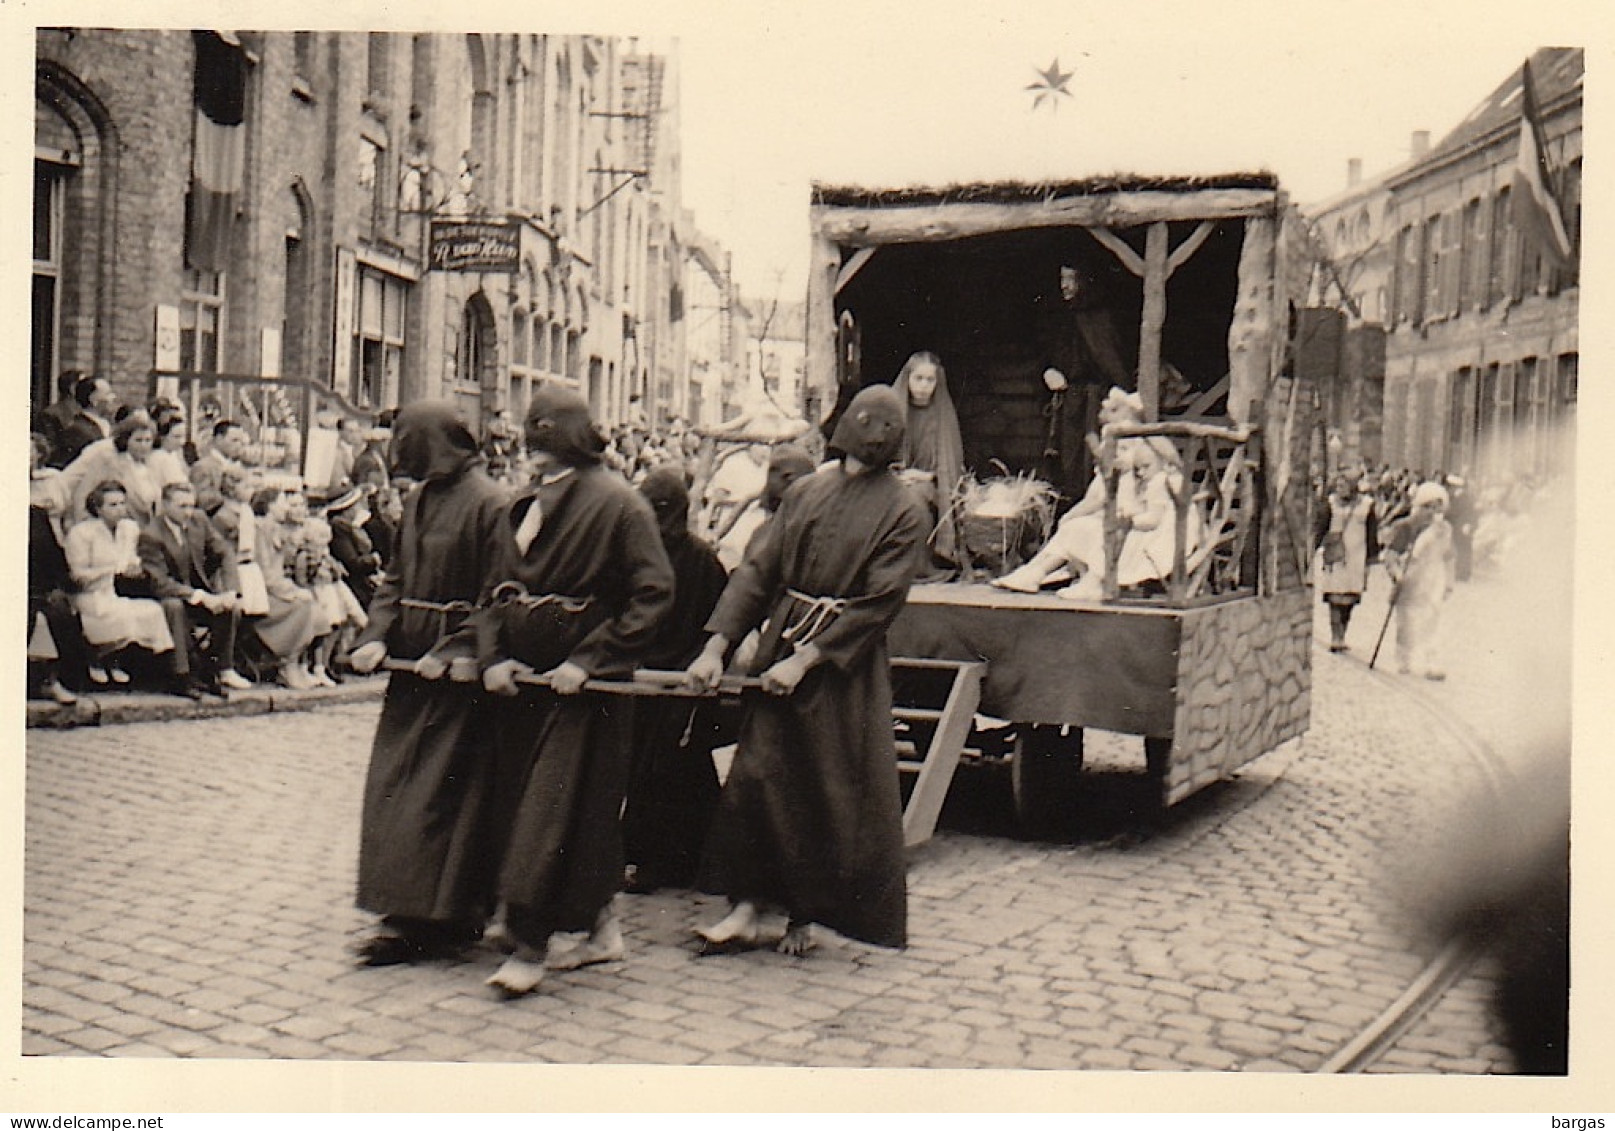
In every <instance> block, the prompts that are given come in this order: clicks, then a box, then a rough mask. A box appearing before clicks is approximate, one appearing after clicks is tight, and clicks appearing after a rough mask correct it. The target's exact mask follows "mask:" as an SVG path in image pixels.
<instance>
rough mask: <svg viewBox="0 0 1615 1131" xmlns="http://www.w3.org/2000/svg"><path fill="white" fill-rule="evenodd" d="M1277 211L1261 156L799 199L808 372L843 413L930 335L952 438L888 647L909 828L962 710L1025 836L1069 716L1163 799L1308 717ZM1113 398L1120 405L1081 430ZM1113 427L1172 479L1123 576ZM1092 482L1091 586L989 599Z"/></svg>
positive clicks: (1075, 753)
mask: <svg viewBox="0 0 1615 1131" xmlns="http://www.w3.org/2000/svg"><path fill="white" fill-rule="evenodd" d="M1288 213H1289V205H1288V202H1287V198H1286V197H1285V195H1284V193H1283V192H1282V191H1281V190H1280V188H1279V186H1278V183H1277V181H1276V179H1275V178H1274V177H1272V176H1271V175H1269V174H1264V173H1257V174H1236V175H1228V176H1214V177H1195V178H1160V177H1130V176H1115V177H1107V178H1102V179H1093V180H1087V181H1080V182H1071V183H1062V184H1022V183H998V184H973V185H963V186H951V187H947V188H939V189H922V188H906V189H900V190H871V189H860V188H847V187H830V186H825V185H817V186H815V188H814V195H813V204H812V210H811V220H812V224H811V227H812V239H813V258H812V263H811V268H810V276H809V294H808V311H807V376H808V381H809V383H810V385H811V386H812V387H815V388H817V389H820V390H824V391H826V392H827V393H830V394H831V395H833V396H834V397H835V398H836V399H837V403H838V404H841V405H844V404H845V403H846V401H847V400H849V399H850V397H851V396H852V394H853V393H855V392H856V391H857V390H858V389H859V388H861V387H863V386H865V385H869V384H873V383H877V382H886V383H890V382H893V380H894V377H895V376H896V375H897V374H898V372H899V369H900V368H901V367H902V366H903V365H904V363H905V359H906V358H911V356H912V355H914V353H915V352H916V351H928V352H929V353H930V354H933V355H934V356H935V357H936V358H938V359H940V360H941V362H942V364H943V367H944V368H945V371H946V379H945V391H946V392H947V394H948V395H949V397H950V398H951V401H952V404H953V406H954V408H955V411H956V414H957V421H958V431H959V434H960V439H961V440H962V446H963V462H964V473H963V475H962V476H961V478H960V480H959V481H958V482H956V483H951V484H938V485H937V497H938V500H939V505H938V506H936V507H935V516H936V518H937V521H938V525H939V527H940V526H941V525H942V524H943V523H944V522H947V521H949V520H950V519H951V521H952V522H953V523H954V529H953V532H952V537H951V539H949V540H947V541H948V542H949V544H950V545H951V547H952V552H951V555H950V560H943V559H942V558H940V557H938V558H937V559H936V560H934V561H933V565H934V566H935V569H934V570H933V571H932V573H931V576H928V577H927V578H925V579H922V581H921V582H920V583H918V584H916V585H915V586H914V588H913V590H912V591H911V594H910V596H909V600H908V603H907V606H906V608H905V610H904V612H903V613H902V614H901V615H900V617H899V618H898V620H897V622H896V623H895V625H894V626H893V628H892V630H891V632H890V635H889V643H890V648H891V653H892V655H893V657H894V660H893V667H894V677H895V680H894V685H895V686H897V687H898V688H899V690H900V691H903V689H905V688H907V689H910V691H909V692H908V693H907V694H908V696H909V703H908V704H907V705H903V704H900V705H899V707H898V710H897V715H898V726H899V729H900V732H901V733H902V734H904V735H906V736H907V741H906V742H905V743H904V744H903V748H904V749H906V750H907V751H909V753H908V754H907V755H906V760H907V762H908V763H909V767H910V768H912V769H914V770H916V771H917V777H916V781H915V784H914V785H913V787H912V789H911V799H910V802H909V810H910V812H909V817H910V821H909V830H908V833H909V840H910V842H911V843H914V842H917V841H919V840H923V839H924V838H925V836H927V835H929V832H930V829H931V827H932V825H934V822H935V818H936V814H937V812H938V811H939V810H940V807H941V803H942V800H943V797H944V796H945V795H946V792H947V789H948V785H949V782H950V781H951V780H952V779H953V776H954V774H953V770H954V767H955V765H956V764H957V763H958V761H959V759H960V757H961V756H966V757H968V756H971V755H972V754H973V753H976V751H975V750H974V749H973V748H974V747H976V746H986V745H987V744H986V743H984V742H979V741H978V739H979V738H980V734H981V732H980V730H979V725H980V723H981V722H982V720H983V717H984V716H985V717H988V718H992V719H998V720H1005V721H1007V722H1009V723H1010V724H1011V726H1012V728H1013V730H1012V733H1013V735H1014V739H1013V742H1012V743H1010V744H1008V749H1009V755H1008V757H1009V759H1010V762H1011V768H1012V771H1013V780H1014V787H1015V789H1014V792H1015V798H1016V805H1017V810H1018V813H1019V816H1020V817H1021V819H1022V821H1023V823H1024V824H1025V825H1027V826H1028V827H1037V826H1049V825H1053V824H1057V823H1059V822H1060V821H1061V818H1062V817H1063V816H1067V815H1069V812H1070V810H1071V806H1072V805H1073V803H1074V796H1075V793H1074V791H1075V790H1076V789H1077V788H1079V785H1080V770H1081V769H1082V764H1083V731H1084V729H1087V728H1097V729H1100V730H1106V731H1113V732H1120V733H1122V734H1126V735H1133V736H1138V737H1140V738H1142V740H1143V741H1142V742H1141V743H1140V744H1139V745H1140V746H1141V747H1142V750H1141V762H1142V763H1143V767H1144V768H1145V769H1146V771H1147V772H1148V773H1149V774H1150V775H1152V777H1153V778H1154V779H1155V781H1156V782H1157V783H1158V786H1159V797H1160V801H1161V803H1162V804H1163V805H1167V806H1169V805H1172V804H1175V803H1177V802H1179V801H1181V800H1183V799H1184V798H1186V797H1188V796H1189V795H1191V794H1193V793H1195V792H1196V791H1198V790H1200V789H1201V788H1203V787H1205V786H1207V785H1210V784H1212V783H1214V782H1217V781H1220V780H1223V779H1225V778H1227V777H1229V776H1230V775H1232V774H1233V773H1234V772H1235V771H1237V770H1238V769H1239V768H1240V767H1241V766H1243V765H1245V764H1246V763H1248V762H1249V761H1251V760H1252V759H1254V758H1256V757H1258V756H1260V755H1261V754H1263V753H1265V752H1267V751H1269V750H1272V749H1273V748H1274V747H1276V746H1278V745H1279V744H1281V743H1283V742H1285V741H1287V740H1289V739H1292V738H1295V737H1296V736H1298V735H1300V734H1302V733H1303V732H1304V731H1305V730H1306V729H1307V726H1308V721H1309V717H1310V713H1311V702H1310V695H1311V668H1310V654H1311V633H1312V628H1311V602H1310V600H1309V590H1308V588H1307V563H1308V559H1309V554H1310V545H1309V531H1310V518H1309V509H1310V505H1311V504H1310V495H1309V472H1308V456H1309V451H1310V448H1309V442H1308V438H1309V436H1310V421H1311V414H1312V412H1313V407H1314V402H1313V394H1312V390H1311V389H1309V388H1306V387H1303V385H1302V384H1300V383H1298V382H1297V380H1296V379H1295V377H1294V376H1293V374H1292V372H1291V368H1290V366H1289V347H1290V341H1289V337H1290V326H1291V322H1292V314H1291V311H1292V310H1293V302H1292V295H1293V294H1294V288H1293V287H1292V285H1291V280H1290V277H1289V273H1288V270H1287V262H1288V259H1289V257H1288V256H1287V254H1286V245H1287V243H1288V242H1289V234H1290V228H1289V226H1288V225H1287V223H1286V217H1287V215H1288ZM1113 387H1119V390H1125V391H1126V392H1128V393H1130V394H1132V397H1131V399H1132V401H1133V403H1134V404H1135V405H1136V407H1137V410H1138V411H1137V412H1135V413H1134V414H1133V419H1131V420H1123V421H1112V422H1111V423H1108V424H1104V425H1102V424H1101V415H1100V414H1101V407H1102V405H1103V404H1104V402H1105V397H1106V396H1107V395H1110V390H1111V389H1112V388H1113ZM1139 443H1145V444H1148V445H1151V446H1152V447H1153V449H1154V450H1155V451H1156V452H1158V453H1161V460H1159V461H1158V462H1164V463H1165V464H1166V465H1167V467H1168V470H1169V471H1170V472H1171V475H1170V479H1169V480H1167V481H1166V482H1168V483H1169V490H1168V492H1167V493H1168V496H1169V498H1170V512H1169V514H1168V515H1167V517H1166V520H1165V521H1166V523H1167V524H1168V526H1167V527H1166V528H1165V530H1164V538H1165V541H1164V542H1163V541H1162V540H1161V539H1159V538H1158V539H1157V540H1156V542H1155V546H1156V552H1155V560H1156V562H1157V566H1156V568H1155V569H1154V570H1153V571H1147V572H1153V574H1154V576H1147V577H1143V578H1140V577H1139V576H1138V573H1137V571H1134V572H1133V574H1132V575H1129V573H1128V571H1127V569H1126V568H1125V562H1126V558H1127V556H1128V554H1129V553H1130V550H1129V541H1128V540H1129V538H1130V537H1134V536H1135V535H1134V534H1133V533H1132V532H1130V531H1129V530H1128V529H1127V515H1126V513H1124V512H1125V509H1126V504H1125V499H1126V497H1127V486H1126V483H1127V476H1128V475H1129V474H1132V473H1131V472H1130V470H1129V460H1127V459H1125V458H1119V457H1120V456H1121V455H1122V454H1124V453H1125V451H1126V450H1127V449H1128V447H1129V446H1130V445H1133V446H1136V445H1138V444H1139ZM1096 475H1097V476H1098V478H1099V480H1100V481H1101V482H1102V483H1104V484H1105V485H1106V486H1107V487H1108V494H1107V495H1106V496H1105V499H1104V505H1103V506H1102V508H1100V510H1099V512H1098V513H1097V515H1096V517H1095V518H1094V522H1095V523H1102V527H1100V528H1099V529H1100V532H1101V536H1102V541H1100V542H1098V543H1097V544H1099V545H1101V546H1102V547H1103V549H1102V553H1103V559H1104V561H1103V568H1100V569H1095V570H1093V571H1091V572H1092V574H1093V576H1092V577H1090V582H1091V584H1090V585H1088V586H1087V587H1086V588H1085V589H1079V590H1078V591H1075V592H1074V591H1073V589H1071V588H1064V587H1061V588H1053V587H1050V588H1042V587H1038V586H1035V585H1034V586H1032V588H1033V590H1034V591H1032V592H1014V591H1010V590H1006V589H1003V588H1000V587H998V586H995V585H994V584H993V582H994V581H995V580H1001V579H1002V578H1003V577H1004V575H1005V574H1006V573H1009V572H1010V571H1011V570H1013V569H1015V568H1016V567H1017V566H1020V565H1022V564H1023V563H1024V562H1025V561H1027V560H1028V559H1029V558H1030V557H1032V556H1033V555H1035V554H1036V553H1037V552H1038V550H1039V548H1040V546H1042V545H1044V544H1046V543H1048V542H1049V541H1050V540H1051V537H1052V536H1053V534H1054V533H1055V529H1054V524H1053V520H1054V518H1055V517H1057V516H1058V514H1060V513H1062V512H1064V511H1065V510H1067V509H1068V508H1070V507H1071V506H1072V505H1073V504H1074V503H1076V502H1077V501H1078V500H1079V499H1080V498H1082V497H1083V496H1084V494H1085V491H1086V490H1087V489H1088V486H1089V485H1090V484H1091V482H1092V481H1093V478H1094V477H1095V476H1096ZM1118 496H1120V497H1121V498H1122V499H1123V500H1124V502H1123V503H1122V504H1121V506H1118V501H1117V500H1118ZM938 544H939V543H938ZM1163 546H1164V549H1163V548H1162V547H1163ZM1119 565H1120V566H1122V567H1123V568H1121V569H1120V570H1118V566H1119ZM928 683H929V685H930V690H929V691H926V690H925V687H926V685H927V684H928ZM926 695H929V696H930V699H929V701H928V702H926V703H925V704H924V705H921V706H916V705H914V704H915V703H917V702H920V701H922V700H924V699H925V696H926ZM972 723H975V724H976V726H972Z"/></svg>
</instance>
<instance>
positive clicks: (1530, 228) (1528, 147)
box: [1511, 59, 1571, 267]
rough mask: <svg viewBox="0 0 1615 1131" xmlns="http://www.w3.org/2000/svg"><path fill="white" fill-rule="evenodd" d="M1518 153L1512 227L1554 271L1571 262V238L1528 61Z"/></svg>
mask: <svg viewBox="0 0 1615 1131" xmlns="http://www.w3.org/2000/svg"><path fill="white" fill-rule="evenodd" d="M1520 83H1521V94H1520V99H1521V103H1520V104H1521V110H1520V150H1519V156H1518V157H1516V158H1515V162H1514V186H1513V189H1512V193H1511V194H1512V196H1513V198H1514V206H1513V212H1514V225H1515V227H1517V228H1519V230H1520V231H1522V232H1530V233H1532V238H1533V239H1534V240H1535V243H1536V246H1537V247H1538V248H1540V249H1541V250H1542V253H1543V254H1544V255H1546V256H1547V257H1548V259H1549V260H1550V261H1551V262H1552V263H1553V264H1554V266H1556V267H1565V266H1568V265H1569V263H1570V260H1571V246H1570V235H1569V233H1568V232H1567V231H1566V229H1565V216H1564V209H1563V207H1562V206H1561V205H1560V203H1559V195H1558V193H1556V192H1555V191H1554V187H1553V172H1552V170H1551V169H1550V168H1549V167H1548V150H1547V135H1546V134H1545V133H1544V131H1543V129H1542V113H1541V111H1540V109H1539V108H1538V107H1537V101H1536V91H1535V90H1533V89H1532V85H1531V61H1530V60H1529V59H1527V60H1526V61H1525V67H1524V68H1523V70H1522V71H1521V74H1520Z"/></svg>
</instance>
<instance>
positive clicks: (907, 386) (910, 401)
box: [892, 350, 965, 567]
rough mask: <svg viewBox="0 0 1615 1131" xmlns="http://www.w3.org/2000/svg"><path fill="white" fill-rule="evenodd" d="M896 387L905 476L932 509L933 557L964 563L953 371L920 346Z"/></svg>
mask: <svg viewBox="0 0 1615 1131" xmlns="http://www.w3.org/2000/svg"><path fill="white" fill-rule="evenodd" d="M892 389H893V391H894V392H896V394H897V399H898V403H900V404H901V405H902V406H903V422H904V427H903V451H902V455H901V459H900V462H901V463H902V466H903V479H904V480H905V482H907V483H909V485H910V486H911V487H914V488H916V489H917V490H918V491H919V493H920V495H921V497H922V499H923V501H924V502H925V504H926V506H927V507H928V508H929V510H930V512H931V522H932V524H933V529H932V531H931V535H930V539H929V541H930V545H931V557H932V558H934V559H935V560H936V561H937V562H938V563H940V564H941V565H943V566H951V567H957V566H958V565H960V564H961V563H960V561H959V537H958V531H957V529H956V527H955V520H954V514H953V497H954V492H955V491H956V490H957V489H958V487H959V480H960V479H961V478H963V476H964V466H965V460H964V441H963V439H962V438H961V437H960V435H959V414H958V413H957V412H956V411H955V410H954V407H953V394H952V393H951V392H949V390H948V374H947V371H946V370H944V369H943V368H942V362H941V360H939V359H938V358H937V355H936V354H934V353H931V352H929V351H928V350H920V351H919V352H917V353H915V354H913V355H911V356H910V357H909V359H908V360H907V361H905V362H904V363H903V368H902V369H900V370H898V373H897V380H896V381H894V382H893V383H892Z"/></svg>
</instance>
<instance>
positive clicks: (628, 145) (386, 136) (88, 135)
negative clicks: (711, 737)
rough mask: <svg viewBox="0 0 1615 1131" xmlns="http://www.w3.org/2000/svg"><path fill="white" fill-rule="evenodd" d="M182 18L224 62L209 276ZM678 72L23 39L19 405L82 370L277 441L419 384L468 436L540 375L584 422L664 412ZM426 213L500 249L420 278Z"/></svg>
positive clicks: (682, 384)
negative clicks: (229, 222)
mask: <svg viewBox="0 0 1615 1131" xmlns="http://www.w3.org/2000/svg"><path fill="white" fill-rule="evenodd" d="M204 35H218V36H220V37H221V38H222V39H223V40H224V41H225V42H226V43H228V44H230V45H232V46H235V47H238V48H239V51H240V53H241V58H242V61H243V63H244V66H245V74H246V85H245V90H246V94H245V121H244V125H243V127H242V128H243V130H244V136H245V141H244V166H243V171H242V178H241V189H240V192H239V195H238V198H237V204H236V219H235V223H234V225H233V233H232V235H231V239H232V241H233V242H232V243H231V245H230V247H231V255H230V257H229V260H228V262H227V264H226V265H225V269H224V270H223V271H219V272H208V271H199V270H196V269H194V268H192V267H190V266H188V264H187V255H186V253H185V246H186V244H185V240H186V208H187V191H188V189H189V188H190V185H191V173H192V157H193V146H194V144H195V143H194V140H193V138H194V136H195V128H194V126H193V120H194V118H195V112H196V102H197V95H196V89H197V88H196V85H195V84H196V79H195V66H196V62H195V61H196V58H197V44H198V42H200V39H199V37H200V36H204ZM676 82H677V72H676V59H675V58H674V57H673V56H672V55H671V54H669V53H651V52H645V51H642V50H640V49H639V48H638V45H637V43H636V42H635V41H630V40H619V39H613V38H609V37H598V36H576V35H568V36H545V35H477V34H467V35H455V34H444V33H434V34H418V35H411V34H403V33H389V32H375V33H364V32H257V33H255V32H239V33H229V32H224V33H211V32H209V33H193V32H189V31H175V30H139V29H129V30H103V29H94V30H90V29H42V30H40V31H39V32H38V33H37V41H36V102H35V122H36V125H35V136H36V147H35V148H36V152H35V158H36V159H35V166H34V168H35V192H36V201H35V210H34V310H33V314H34V336H33V372H32V394H33V399H34V402H35V403H36V405H38V404H42V403H43V402H44V401H47V400H49V399H50V397H51V396H52V389H53V385H54V380H55V377H56V375H57V374H60V373H61V372H63V371H67V370H82V371H86V372H95V373H98V374H101V375H104V376H106V377H108V378H110V379H111V381H112V382H113V384H114V387H115V388H116V389H117V391H118V393H119V394H120V397H121V398H123V399H124V400H126V401H130V402H136V401H139V402H143V401H145V400H146V399H148V398H149V397H150V396H151V395H152V394H153V392H155V391H158V390H159V389H162V390H164V391H169V392H176V391H177V392H178V394H179V395H180V396H181V397H182V399H185V398H190V399H192V400H193V403H196V402H197V401H201V402H204V403H203V411H202V412H201V413H200V415H199V416H198V419H201V418H202V417H205V414H206V411H205V410H206V407H207V405H206V403H205V402H208V401H209V400H212V401H213V402H214V403H213V405H212V407H213V409H214V411H222V412H224V413H226V414H229V415H232V416H236V417H238V418H239V417H246V418H247V419H248V421H249V422H250V423H252V424H255V425H257V426H259V428H260V429H262V428H263V427H265V426H279V427H280V428H281V429H282V430H283V431H286V432H288V433H300V436H298V437H293V436H290V435H288V436H286V437H285V439H286V441H287V444H288V446H291V445H293V444H294V443H295V441H296V440H297V439H300V438H301V436H306V434H307V429H308V427H309V425H310V422H311V419H313V420H314V421H315V422H317V420H318V419H323V418H328V417H330V416H332V415H358V416H361V417H366V416H372V415H374V414H376V413H378V412H379V411H380V410H382V409H384V408H387V407H391V406H394V405H397V404H399V403H403V402H407V401H410V400H414V399H417V398H420V397H427V396H451V397H454V398H456V399H457V400H458V401H459V402H460V403H461V404H462V405H463V406H464V408H465V409H466V411H467V413H468V415H469V416H470V417H471V419H472V420H473V421H476V422H478V423H480V424H484V425H485V424H486V423H487V422H488V421H489V420H490V419H491V417H492V415H493V414H494V413H496V412H499V411H508V412H510V413H511V414H512V415H519V414H520V412H521V411H522V409H523V408H524V406H525V402H526V399H527V397H528V395H529V394H530V393H531V390H532V389H533V387H534V386H535V385H536V384H537V383H538V382H541V381H558V382H562V383H565V384H568V385H570V386H572V387H574V388H576V389H578V390H579V391H581V392H583V393H584V394H585V395H586V396H587V397H588V398H589V400H590V402H591V405H592V406H593V408H594V410H595V412H596V414H597V416H598V417H599V418H600V419H601V420H602V421H603V422H606V423H613V422H616V421H620V420H623V419H626V418H627V416H628V415H629V412H630V409H631V408H632V409H635V410H636V411H638V412H643V413H645V414H647V415H648V416H650V417H652V418H653V419H659V418H661V417H664V416H667V415H671V414H673V413H682V412H686V411H687V409H688V404H689V393H688V389H687V384H688V381H687V368H688V364H687V357H686V351H685V347H684V343H683V302H682V295H681V293H680V292H681V289H682V286H683V282H684V274H685V270H686V263H687V260H688V255H689V253H688V252H687V250H686V249H685V247H684V242H685V241H684V240H683V238H682V237H681V234H680V230H679V228H680V224H679V218H680V216H681V208H680V200H679V151H678V122H677V120H676V117H675V111H674V101H675V100H674V99H673V97H672V96H671V90H672V89H673V87H674V84H676ZM443 220H461V221H472V220H481V221H487V222H490V223H494V224H497V225H500V226H501V228H502V230H504V231H505V232H507V233H514V234H513V235H512V236H510V237H509V238H511V239H513V240H514V241H515V244H516V254H515V256H514V257H513V258H514V262H513V263H511V264H509V265H508V267H509V269H501V270H480V271H451V270H433V269H431V262H430V256H429V250H430V236H429V229H430V226H431V225H432V223H433V222H434V221H438V222H441V221H443ZM270 435H271V436H273V433H271V434H270Z"/></svg>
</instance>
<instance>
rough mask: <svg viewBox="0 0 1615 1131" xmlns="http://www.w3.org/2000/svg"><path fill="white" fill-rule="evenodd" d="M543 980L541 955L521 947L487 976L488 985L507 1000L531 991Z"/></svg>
mask: <svg viewBox="0 0 1615 1131" xmlns="http://www.w3.org/2000/svg"><path fill="white" fill-rule="evenodd" d="M543 980H544V959H543V957H542V956H539V955H535V954H534V953H533V952H532V951H530V950H528V949H527V948H526V947H522V948H520V949H519V950H518V951H517V952H516V953H515V954H513V955H511V956H510V957H509V958H507V959H505V964H504V965H503V966H501V967H500V968H499V969H498V970H497V971H495V972H494V973H493V974H492V975H491V976H490V977H489V978H488V985H490V986H492V987H493V988H494V989H495V990H496V991H498V993H499V995H500V996H501V997H503V998H504V999H505V1000H506V1001H509V1000H511V999H512V998H518V997H524V996H525V995H527V994H530V993H532V992H533V991H534V990H536V989H538V986H539V983H540V982H542V981H543Z"/></svg>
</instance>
